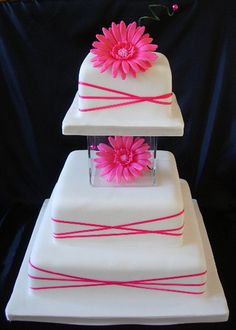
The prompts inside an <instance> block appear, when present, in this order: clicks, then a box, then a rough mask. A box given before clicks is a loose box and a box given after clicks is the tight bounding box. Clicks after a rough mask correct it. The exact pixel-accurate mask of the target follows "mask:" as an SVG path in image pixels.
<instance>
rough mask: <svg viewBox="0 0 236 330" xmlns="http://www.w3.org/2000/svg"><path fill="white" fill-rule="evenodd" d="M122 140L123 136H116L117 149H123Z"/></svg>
mask: <svg viewBox="0 0 236 330" xmlns="http://www.w3.org/2000/svg"><path fill="white" fill-rule="evenodd" d="M122 142H123V141H122V138H121V136H115V143H116V148H118V149H119V148H121V147H122Z"/></svg>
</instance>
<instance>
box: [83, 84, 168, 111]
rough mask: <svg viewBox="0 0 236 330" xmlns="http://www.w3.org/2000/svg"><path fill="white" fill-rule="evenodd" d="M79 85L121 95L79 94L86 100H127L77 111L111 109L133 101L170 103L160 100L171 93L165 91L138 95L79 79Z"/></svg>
mask: <svg viewBox="0 0 236 330" xmlns="http://www.w3.org/2000/svg"><path fill="white" fill-rule="evenodd" d="M79 85H83V86H87V87H91V88H95V89H100V90H103V91H106V92H110V93H116V94H118V95H122V96H101V95H99V96H85V95H79V97H80V98H81V99H88V100H127V102H121V103H115V104H109V105H103V106H99V107H92V108H85V109H79V111H82V112H87V111H95V110H104V109H111V108H116V107H121V106H126V105H130V104H135V103H141V102H151V103H156V104H163V105H170V104H171V103H172V101H162V100H163V99H164V100H165V99H169V98H170V97H171V96H172V94H173V93H166V94H163V95H158V96H139V95H135V94H130V93H127V92H123V91H118V90H115V89H111V88H107V87H103V86H98V85H94V84H90V83H87V82H82V81H79Z"/></svg>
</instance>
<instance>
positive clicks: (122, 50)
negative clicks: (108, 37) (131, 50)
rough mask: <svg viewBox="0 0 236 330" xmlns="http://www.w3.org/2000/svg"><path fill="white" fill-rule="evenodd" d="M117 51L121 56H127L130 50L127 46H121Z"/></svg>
mask: <svg viewBox="0 0 236 330" xmlns="http://www.w3.org/2000/svg"><path fill="white" fill-rule="evenodd" d="M117 53H118V55H119V56H120V57H127V55H128V50H127V49H126V48H120V49H118V52H117Z"/></svg>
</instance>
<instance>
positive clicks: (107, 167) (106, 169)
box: [99, 164, 114, 176]
mask: <svg viewBox="0 0 236 330" xmlns="http://www.w3.org/2000/svg"><path fill="white" fill-rule="evenodd" d="M113 169H114V164H109V165H107V166H106V167H104V170H103V171H102V172H100V173H99V175H100V176H104V175H107V174H108V173H110V172H111V171H112V170H113Z"/></svg>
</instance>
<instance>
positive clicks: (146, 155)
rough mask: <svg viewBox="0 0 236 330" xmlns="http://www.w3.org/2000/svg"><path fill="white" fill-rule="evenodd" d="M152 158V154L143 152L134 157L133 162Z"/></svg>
mask: <svg viewBox="0 0 236 330" xmlns="http://www.w3.org/2000/svg"><path fill="white" fill-rule="evenodd" d="M150 157H152V154H151V153H150V152H144V153H142V154H137V155H135V160H136V161H138V160H139V159H148V158H150Z"/></svg>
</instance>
